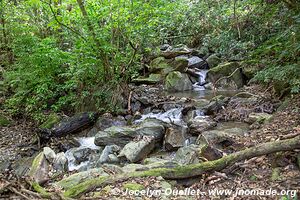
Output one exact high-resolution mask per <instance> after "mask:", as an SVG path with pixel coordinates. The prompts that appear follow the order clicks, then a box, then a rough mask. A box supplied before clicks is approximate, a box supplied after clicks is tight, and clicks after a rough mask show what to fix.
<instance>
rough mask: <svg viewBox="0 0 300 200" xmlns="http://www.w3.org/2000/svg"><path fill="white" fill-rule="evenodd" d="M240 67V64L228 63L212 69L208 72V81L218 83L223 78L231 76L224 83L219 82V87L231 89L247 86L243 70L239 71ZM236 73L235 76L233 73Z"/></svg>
mask: <svg viewBox="0 0 300 200" xmlns="http://www.w3.org/2000/svg"><path fill="white" fill-rule="evenodd" d="M239 67H240V65H239V63H238V62H227V63H222V64H220V65H218V66H217V67H214V68H211V69H210V70H208V72H207V76H208V79H209V80H210V81H211V82H213V83H214V82H216V81H218V80H219V79H220V78H222V77H227V76H230V77H229V78H225V79H224V80H222V81H219V82H218V84H217V87H223V88H226V87H231V86H232V85H235V86H236V88H241V87H243V86H244V84H245V80H244V77H243V74H242V71H241V70H237V71H235V70H236V69H238V68H239ZM233 72H235V73H234V74H233V75H232V73H233Z"/></svg>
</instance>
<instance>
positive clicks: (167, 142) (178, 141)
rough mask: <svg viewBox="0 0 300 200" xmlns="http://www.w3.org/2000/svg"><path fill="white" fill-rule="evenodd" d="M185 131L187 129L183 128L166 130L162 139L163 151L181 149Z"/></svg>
mask: <svg viewBox="0 0 300 200" xmlns="http://www.w3.org/2000/svg"><path fill="white" fill-rule="evenodd" d="M186 131H187V129H186V128H184V127H177V128H168V129H167V131H166V134H165V139H164V147H165V149H166V150H167V151H173V150H176V149H178V148H180V147H183V146H184V142H185V134H186Z"/></svg>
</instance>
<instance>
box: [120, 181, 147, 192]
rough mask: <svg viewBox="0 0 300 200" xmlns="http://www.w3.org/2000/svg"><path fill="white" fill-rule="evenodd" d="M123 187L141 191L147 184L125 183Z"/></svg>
mask: <svg viewBox="0 0 300 200" xmlns="http://www.w3.org/2000/svg"><path fill="white" fill-rule="evenodd" d="M123 188H124V189H128V190H133V191H141V190H144V189H145V186H143V185H141V184H138V183H124V184H123Z"/></svg>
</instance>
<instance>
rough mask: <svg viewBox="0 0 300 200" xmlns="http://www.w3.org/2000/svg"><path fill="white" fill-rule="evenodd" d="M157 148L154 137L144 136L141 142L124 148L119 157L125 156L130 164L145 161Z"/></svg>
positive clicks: (132, 143)
mask: <svg viewBox="0 0 300 200" xmlns="http://www.w3.org/2000/svg"><path fill="white" fill-rule="evenodd" d="M154 147H155V138H154V137H153V136H148V137H147V136H144V137H143V139H142V140H140V141H137V142H135V141H132V142H130V143H128V144H127V145H125V146H124V148H123V149H122V151H121V152H120V155H119V157H122V156H125V157H126V158H127V159H128V160H129V161H130V162H138V161H140V160H142V159H144V158H145V157H146V156H147V155H148V154H149V153H151V151H152V150H153V149H154Z"/></svg>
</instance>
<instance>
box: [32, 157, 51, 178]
mask: <svg viewBox="0 0 300 200" xmlns="http://www.w3.org/2000/svg"><path fill="white" fill-rule="evenodd" d="M29 176H30V177H31V178H33V179H34V181H36V182H37V183H39V184H44V183H45V182H47V181H48V180H49V162H48V161H47V159H46V157H45V155H44V153H43V152H41V153H39V154H38V155H37V156H36V157H35V158H34V160H33V162H32V165H31V168H30V171H29Z"/></svg>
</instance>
